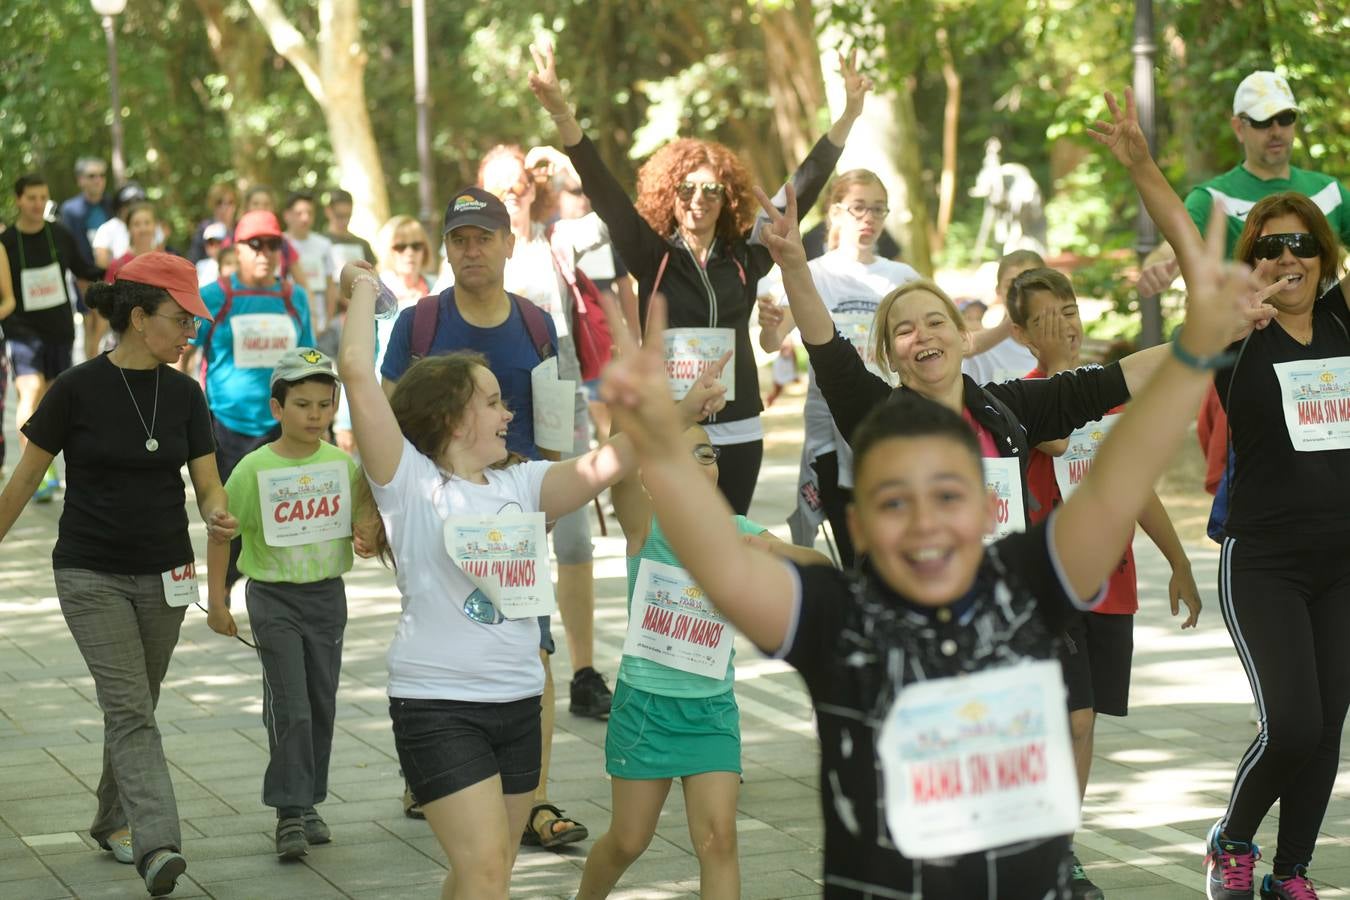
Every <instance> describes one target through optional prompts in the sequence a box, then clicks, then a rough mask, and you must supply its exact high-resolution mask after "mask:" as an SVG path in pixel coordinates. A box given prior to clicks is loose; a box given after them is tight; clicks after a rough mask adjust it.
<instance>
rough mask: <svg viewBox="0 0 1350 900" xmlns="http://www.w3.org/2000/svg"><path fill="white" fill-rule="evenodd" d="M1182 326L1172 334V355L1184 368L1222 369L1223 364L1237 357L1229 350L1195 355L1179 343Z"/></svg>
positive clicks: (1202, 370) (1209, 370) (1207, 370)
mask: <svg viewBox="0 0 1350 900" xmlns="http://www.w3.org/2000/svg"><path fill="white" fill-rule="evenodd" d="M1184 327H1185V326H1183V327H1182V328H1178V329H1177V332H1176V334H1174V335H1173V336H1172V356H1173V357H1174V358H1175V359H1176V360H1177V362H1179V363H1181V364H1182V365H1183V366H1185V367H1186V368H1188V369H1195V370H1197V371H1200V372H1211V371H1213V370H1214V369H1222V368H1223V367H1224V366H1226V365H1228V364H1229V363H1231V362H1232V361H1233V360H1235V359H1237V354H1236V353H1234V352H1232V351H1231V350H1226V351H1224V352H1222V353H1215V354H1213V355H1211V356H1196V355H1195V354H1194V353H1192V352H1191V351H1189V350H1187V349H1186V348H1185V347H1183V346H1182V345H1181V335H1182V331H1183V329H1184Z"/></svg>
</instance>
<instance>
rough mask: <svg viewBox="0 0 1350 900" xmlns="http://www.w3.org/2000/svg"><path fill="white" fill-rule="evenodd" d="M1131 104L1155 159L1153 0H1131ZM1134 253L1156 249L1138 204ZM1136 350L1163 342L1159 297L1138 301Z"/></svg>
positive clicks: (1155, 237) (1149, 222)
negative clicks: (1132, 22) (1132, 40)
mask: <svg viewBox="0 0 1350 900" xmlns="http://www.w3.org/2000/svg"><path fill="white" fill-rule="evenodd" d="M1131 49H1132V50H1133V51H1134V100H1135V104H1136V105H1137V108H1138V110H1139V127H1140V128H1141V129H1142V130H1143V132H1144V138H1145V139H1146V140H1147V141H1148V149H1149V152H1150V153H1152V154H1153V156H1154V157H1156V156H1157V155H1158V140H1157V136H1156V130H1155V127H1154V107H1155V103H1154V101H1155V99H1156V98H1155V92H1154V89H1153V57H1154V54H1156V53H1157V51H1158V46H1157V44H1155V43H1153V0H1135V3H1134V46H1133V47H1132V48H1131ZM1135 233H1136V237H1135V244H1134V249H1135V251H1136V252H1138V254H1139V262H1140V265H1141V266H1142V265H1143V261H1144V258H1145V257H1147V256H1148V255H1149V254H1150V253H1152V252H1153V248H1155V247H1157V246H1158V228H1157V226H1156V225H1155V224H1154V223H1153V220H1152V219H1150V218H1149V215H1148V211H1147V210H1146V209H1144V201H1143V199H1142V198H1140V200H1139V219H1138V224H1137V225H1136V231H1135ZM1139 318H1140V322H1139V346H1141V347H1153V346H1155V345H1157V344H1161V343H1162V340H1163V321H1162V297H1161V296H1159V295H1157V294H1154V295H1153V296H1152V297H1140V298H1139Z"/></svg>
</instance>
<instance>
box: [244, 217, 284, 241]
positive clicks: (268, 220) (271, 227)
mask: <svg viewBox="0 0 1350 900" xmlns="http://www.w3.org/2000/svg"><path fill="white" fill-rule="evenodd" d="M255 237H274V238H279V237H281V223H280V222H278V221H277V217H276V216H274V215H273V214H272V213H270V212H268V211H267V210H265V209H255V210H252V211H251V212H246V213H244V215H243V218H241V219H240V220H239V224H238V225H236V226H234V242H235V243H236V244H242V243H243V242H244V241H248V240H252V239H253V238H255Z"/></svg>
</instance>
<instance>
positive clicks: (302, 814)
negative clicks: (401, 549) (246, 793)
mask: <svg viewBox="0 0 1350 900" xmlns="http://www.w3.org/2000/svg"><path fill="white" fill-rule="evenodd" d="M337 392H338V381H337V373H336V371H335V369H334V367H333V361H332V359H330V358H329V357H328V356H326V355H324V354H323V353H320V352H319V351H318V350H314V349H312V348H310V347H298V348H296V349H295V350H292V351H290V352H288V353H286V354H285V355H284V356H283V357H282V358H281V361H280V362H279V363H278V364H277V367H276V369H274V370H273V372H272V399H271V408H272V415H273V416H275V417H276V419H277V421H278V422H279V423H280V425H281V436H280V437H279V438H277V439H276V440H275V441H273V442H272V443H270V444H264V445H263V446H262V447H259V448H258V449H257V450H254V451H253V452H252V453H250V454H249V455H247V456H245V457H244V458H243V459H242V460H240V461H239V464H238V465H237V466H235V469H234V471H233V472H231V473H230V478H229V480H228V481H227V482H226V483H225V492H226V494H227V495H228V496H229V508H230V511H231V513H232V514H233V515H234V516H235V518H237V519H238V520H239V534H240V536H241V537H242V538H243V552H242V553H241V555H240V557H239V570H240V571H241V572H242V573H243V574H245V575H247V576H248V579H249V580H248V584H247V586H246V591H245V598H246V600H247V603H248V617H249V622H250V624H251V625H252V628H253V637H254V640H255V641H257V644H258V658H259V659H260V660H261V661H262V666H263V724H264V725H265V726H266V727H267V746H268V750H269V752H270V753H271V759H270V760H269V761H268V764H267V771H266V773H265V774H264V775H263V803H264V804H266V805H267V806H271V807H274V808H275V809H276V811H277V832H276V851H277V856H279V857H281V858H282V859H296V858H298V857H301V856H304V855H305V853H306V851H307V850H308V847H309V845H310V844H326V843H328V841H329V840H331V836H330V834H329V830H328V825H327V824H325V823H324V821H323V819H322V818H320V816H319V814H318V812H317V811H316V810H315V807H316V806H318V804H320V803H322V802H323V801H324V799H325V797H326V796H327V794H328V760H329V757H330V755H331V753H332V746H333V719H334V715H335V704H336V700H337V687H338V670H339V669H340V668H341V667H342V633H343V630H344V629H345V628H346V626H347V594H346V591H345V589H344V586H343V583H342V575H343V573H344V572H347V571H348V570H350V569H351V567H352V522H353V519H354V517H353V510H352V485H353V483H355V481H356V479H357V478H358V477H359V474H358V471H357V468H356V464H355V463H353V462H352V460H351V457H349V456H348V455H347V454H346V453H343V452H342V451H341V450H339V449H338V448H337V447H334V446H333V445H332V444H329V443H326V442H325V441H324V436H325V435H326V434H327V433H328V429H329V427H330V426H331V425H332V424H333V414H334V412H335V411H336V408H337ZM228 561H229V547H228V546H227V545H224V544H222V545H220V546H216V545H214V544H213V545H211V547H210V548H209V549H208V555H207V566H208V569H209V576H210V577H209V581H208V592H207V604H208V607H209V609H208V610H207V624H209V625H210V626H211V628H212V629H213V630H215V631H217V632H219V633H221V634H225V635H231V636H233V635H235V634H237V628H236V627H235V623H234V617H233V616H232V615H230V610H229V608H228V607H227V606H226V597H227V595H228V589H227V588H226V585H225V569H226V564H227V563H228Z"/></svg>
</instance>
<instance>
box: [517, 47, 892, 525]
mask: <svg viewBox="0 0 1350 900" xmlns="http://www.w3.org/2000/svg"><path fill="white" fill-rule="evenodd" d="M530 52H531V53H532V54H533V55H534V60H535V65H536V69H537V71H535V72H533V73H531V74H530V90H531V91H533V92H534V95H535V97H537V98H538V100H539V103H540V104H541V105H542V106H543V107H544V109H545V110H546V111H547V112H548V114H549V116H550V117H551V118H552V119H553V121H554V122H555V123H556V124H557V126H558V136H559V137H560V138H561V139H562V143H563V149H564V151H565V152H566V153H567V155H568V157H569V158H570V159H571V160H572V164H573V165H574V166H575V167H576V170H577V174H578V175H580V177H581V184H582V188H583V189H584V190H585V192H586V196H587V197H588V198H590V201H591V205H592V206H593V207H594V209H595V211H596V212H597V213H599V215H600V218H601V219H602V220H603V221H604V223H605V224H606V225H607V226H609V232H610V235H611V236H612V237H613V239H614V244H615V246H616V247H618V250H619V254H620V255H621V256H622V257H623V261H624V264H625V265H626V266H627V267H628V270H629V271H630V272H631V273H632V274H633V275H634V276H635V277H636V278H637V280H638V296H639V297H640V298H641V302H640V304H639V312H640V314H641V318H642V319H643V320H645V319H646V317H647V307H648V304H649V302H650V299H651V295H652V293H653V292H654V291H656V290H657V289H658V288H659V289H660V291H661V292H662V293H663V294H664V295H665V297H666V301H667V304H668V307H669V316H670V327H671V329H672V330H675V331H677V332H678V331H679V330H680V329H700V330H705V329H722V330H724V335H725V336H727V337H730V338H731V339H732V341H733V343H732V346H733V347H734V348H735V355H734V361H733V366H734V373H735V375H734V379H735V380H734V388H733V390H732V392H730V393H728V402H727V405H726V408H725V409H723V410H722V412H720V413H719V414H718V415H717V416H715V417H714V418H712V419H710V420H709V423H708V424H707V426H706V428H707V431H708V436H709V438H710V440H711V441H712V443H713V444H714V445H715V446H716V447H718V448H719V449H720V451H721V456H720V457H719V460H718V467H719V477H718V482H717V486H718V488H719V489H720V490H721V491H722V493H723V495H725V496H726V498H727V500H728V502H730V504H731V506H732V508H733V509H734V510H735V511H736V512H737V513H738V514H740V515H745V514H746V513H747V512H748V511H749V509H750V500H751V498H752V497H753V496H754V492H755V482H756V480H757V479H758V478H759V466H760V461H761V460H762V458H763V456H764V429H763V427H762V426H761V424H760V421H759V414H760V412H761V411H762V410H763V406H762V405H761V403H760V397H759V377H758V374H757V372H756V368H755V357H754V352H753V350H752V349H751V346H750V315H751V313H752V312H753V311H754V309H755V300H756V289H757V286H758V284H759V279H760V278H761V277H762V276H763V275H764V274H765V273H767V272H768V271H769V269H770V268H772V267H773V260H772V259H771V258H770V257H769V251H768V250H767V249H766V248H765V247H764V246H763V245H762V244H761V243H759V241H758V240H755V239H754V237H753V233H752V231H751V226H752V225H753V224H754V219H755V212H754V209H755V206H754V198H753V196H752V195H751V193H750V176H749V173H748V172H747V171H746V168H745V166H744V165H743V164H742V163H741V161H740V160H739V159H738V158H737V157H736V154H734V153H732V152H731V151H730V150H729V149H727V148H726V147H724V146H723V145H721V144H718V143H715V142H713V141H704V140H696V139H694V138H681V139H679V140H676V141H672V142H671V143H669V144H667V145H666V146H664V147H662V148H661V149H660V150H658V151H657V152H656V153H655V154H654V155H653V156H652V157H651V158H650V159H649V160H648V161H647V162H646V164H645V165H643V167H642V169H641V170H640V171H639V172H638V183H637V193H638V196H637V201H636V203H635V202H634V201H632V200H630V199H629V198H628V195H627V194H626V193H625V192H624V189H623V187H622V186H621V185H620V184H619V182H618V181H617V180H616V179H615V178H614V176H613V175H612V174H611V173H610V171H609V170H608V169H607V168H606V167H605V164H604V162H603V161H602V160H601V159H600V154H599V153H598V152H596V149H595V145H594V144H592V143H591V141H590V139H589V138H587V137H586V136H585V135H584V134H583V133H582V131H581V126H580V125H578V124H577V120H576V117H575V116H574V114H573V112H572V109H571V107H570V106H569V105H568V102H567V98H566V97H565V96H564V95H563V90H562V85H561V84H560V83H559V81H558V73H557V69H556V67H555V65H554V54H553V48H552V47H549V46H546V45H545V46H533V45H532V46H531V47H530ZM840 64H841V67H842V69H843V75H844V84H845V89H846V94H847V102H846V104H845V107H844V112H843V114H842V115H841V116H840V117H839V119H838V120H836V121H835V123H834V124H833V125H832V126H830V130H829V132H828V133H827V134H826V135H825V136H824V137H823V138H821V139H820V141H818V142H817V143H816V145H815V147H813V148H812V149H811V152H810V153H809V154H808V155H807V157H806V159H805V160H803V161H802V163H801V165H800V167H798V169H797V171H796V173H795V174H794V175H793V177H792V182H793V186H794V187H795V188H796V189H797V195H798V196H799V197H800V198H801V206H800V207H799V208H800V209H802V210H807V209H810V208H811V205H812V204H813V203H814V202H815V199H816V197H817V196H818V195H819V194H820V191H821V189H822V188H824V186H825V182H826V180H827V179H828V178H829V176H830V172H831V171H833V169H834V165H835V162H836V161H838V159H839V154H840V152H841V151H842V150H843V145H844V141H845V139H847V137H848V133H849V130H850V129H851V128H852V127H853V123H854V121H856V120H857V118H858V115H859V113H861V112H862V105H863V98H864V97H865V96H866V95H867V92H868V91H869V90H871V88H872V83H871V81H870V80H868V79H867V78H866V77H864V76H862V75H859V74H858V72H857V70H856V68H855V67H854V61H853V58H852V57H851V56H850V57H848V58H844V57H842V56H841V57H840ZM726 332H730V334H725V333H726ZM688 336H689V337H690V338H698V337H702V336H700V335H693V334H689V335H688ZM668 337H669V335H668Z"/></svg>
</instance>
